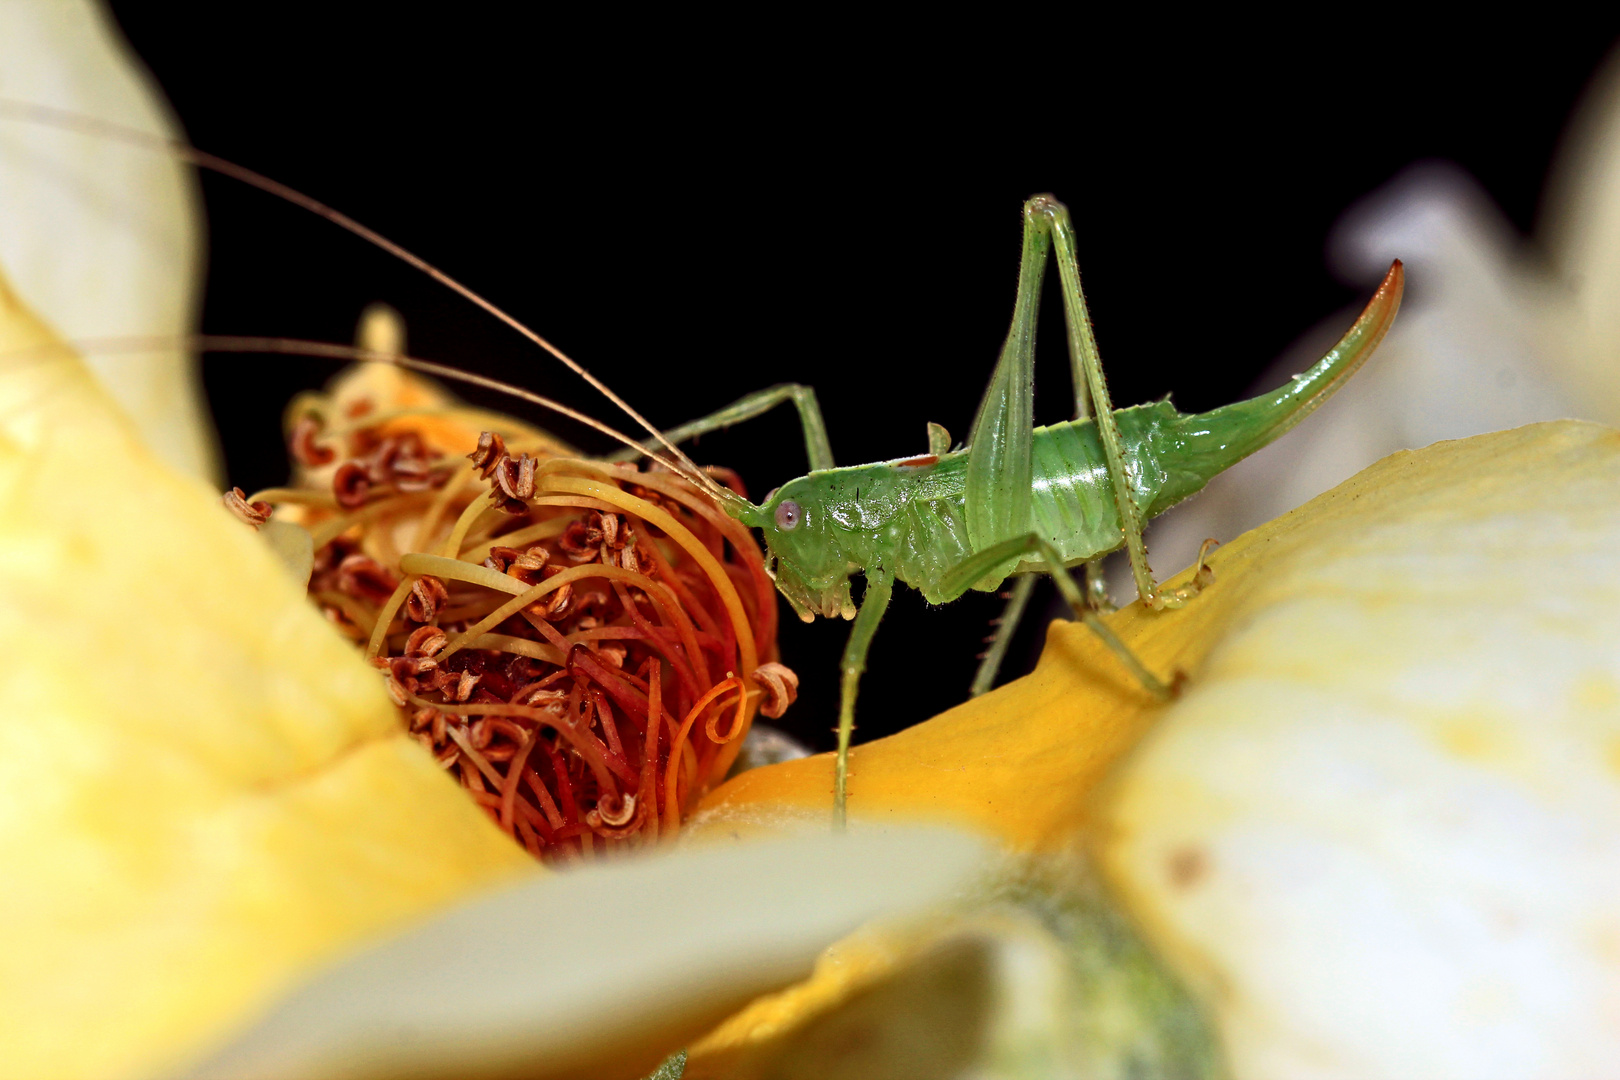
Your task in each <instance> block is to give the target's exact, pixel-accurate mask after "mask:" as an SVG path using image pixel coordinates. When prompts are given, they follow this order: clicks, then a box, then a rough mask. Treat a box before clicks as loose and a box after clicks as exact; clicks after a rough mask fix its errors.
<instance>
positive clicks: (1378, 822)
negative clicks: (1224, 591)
mask: <svg viewBox="0 0 1620 1080" xmlns="http://www.w3.org/2000/svg"><path fill="white" fill-rule="evenodd" d="M1262 533H1264V534H1267V535H1268V537H1269V539H1270V544H1269V546H1271V547H1276V548H1280V550H1279V551H1278V552H1277V553H1276V554H1268V555H1267V556H1266V558H1265V561H1264V563H1263V564H1262V563H1261V562H1259V561H1257V562H1256V564H1255V570H1256V571H1262V570H1263V572H1262V573H1256V574H1254V575H1252V576H1253V577H1254V583H1253V586H1252V587H1251V589H1250V590H1249V592H1250V595H1249V597H1248V599H1247V600H1246V601H1245V602H1244V603H1243V604H1242V605H1241V606H1240V607H1238V608H1235V609H1234V610H1233V612H1232V616H1231V622H1230V624H1229V627H1228V630H1227V632H1226V634H1225V635H1224V637H1223V639H1222V641H1221V642H1220V644H1219V646H1218V647H1217V649H1216V650H1215V651H1214V652H1212V653H1211V654H1210V657H1209V660H1208V662H1207V663H1206V664H1205V665H1204V667H1203V670H1202V671H1201V672H1200V673H1199V677H1198V680H1197V683H1196V685H1195V687H1194V688H1193V689H1192V690H1191V692H1189V694H1188V695H1187V697H1186V699H1185V700H1184V701H1182V702H1180V703H1178V704H1177V705H1176V706H1175V707H1174V708H1173V709H1172V710H1170V711H1169V712H1168V713H1167V714H1166V715H1165V717H1164V719H1163V720H1162V722H1161V723H1160V724H1159V725H1157V726H1156V727H1155V728H1154V729H1153V731H1152V732H1151V734H1150V735H1149V736H1148V738H1147V739H1146V741H1145V742H1144V743H1143V745H1142V746H1141V747H1140V748H1139V750H1138V752H1137V753H1136V754H1135V755H1133V757H1132V758H1131V759H1130V761H1129V762H1128V764H1127V766H1126V768H1125V769H1124V770H1123V772H1122V774H1121V775H1120V776H1119V777H1118V778H1117V780H1114V781H1111V783H1110V788H1111V791H1110V799H1109V802H1108V806H1107V809H1106V811H1105V813H1104V815H1103V820H1104V822H1105V825H1106V829H1105V831H1104V833H1103V843H1102V849H1101V850H1102V860H1103V866H1104V868H1105V869H1106V871H1107V872H1108V874H1109V876H1110V878H1111V879H1112V881H1113V882H1115V884H1116V885H1117V886H1118V888H1119V890H1120V893H1121V895H1122V897H1123V899H1124V902H1125V903H1126V905H1127V906H1128V908H1129V910H1130V912H1131V914H1132V915H1133V917H1135V918H1136V919H1137V920H1138V921H1139V922H1140V923H1141V924H1142V925H1143V926H1144V928H1145V931H1146V933H1147V934H1148V936H1149V938H1150V939H1151V940H1152V942H1153V943H1154V944H1155V946H1156V947H1157V948H1158V949H1159V950H1161V952H1162V953H1163V954H1164V955H1165V956H1166V957H1167V959H1168V960H1169V961H1170V962H1171V963H1172V964H1173V965H1174V966H1175V967H1176V969H1177V970H1178V971H1179V972H1180V973H1181V974H1182V975H1183V977H1184V978H1185V979H1187V980H1188V981H1189V982H1191V983H1192V984H1193V985H1195V986H1197V987H1199V988H1200V989H1202V990H1203V992H1204V995H1205V997H1206V1000H1208V1001H1209V1002H1211V1004H1212V1005H1213V1006H1214V1007H1215V1008H1216V1009H1217V1019H1218V1022H1219V1025H1220V1029H1221V1034H1222V1041H1223V1042H1224V1044H1225V1045H1226V1047H1227V1050H1228V1053H1229V1055H1230V1059H1231V1064H1232V1067H1233V1070H1234V1072H1235V1073H1236V1074H1237V1075H1239V1076H1243V1077H1248V1078H1260V1080H1263V1078H1278V1080H1281V1078H1297V1077H1347V1078H1348V1077H1358V1078H1379V1077H1387V1078H1396V1077H1407V1076H1431V1077H1475V1076H1546V1077H1572V1078H1573V1077H1588V1076H1602V1075H1613V1073H1614V1070H1615V1065H1616V1062H1620V1024H1617V1023H1616V1019H1617V1013H1616V1011H1615V1010H1616V1003H1617V1002H1620V907H1617V905H1616V897H1620V433H1617V432H1615V431H1612V430H1609V429H1606V428H1600V427H1596V426H1593V425H1588V424H1575V423H1555V424H1545V425H1537V426H1533V427H1527V428H1520V429H1517V430H1514V431H1508V432H1501V433H1498V434H1495V435H1488V436H1478V437H1476V438H1472V439H1467V440H1463V441H1459V442H1453V443H1442V444H1439V445H1436V446H1433V447H1430V448H1429V449H1427V450H1424V451H1420V452H1417V453H1411V454H1400V455H1396V456H1395V457H1392V458H1389V459H1386V460H1385V461H1383V462H1381V463H1380V464H1379V465H1376V466H1374V467H1373V468H1371V469H1368V470H1367V471H1365V472H1363V473H1362V474H1360V475H1359V476H1357V477H1356V478H1355V479H1354V480H1352V481H1351V482H1349V483H1347V484H1345V485H1343V486H1341V487H1340V488H1338V489H1336V490H1335V491H1334V492H1332V493H1330V494H1329V495H1327V496H1324V497H1323V498H1322V499H1319V500H1317V501H1315V502H1313V503H1310V504H1308V505H1307V506H1305V507H1303V508H1302V509H1301V510H1299V511H1297V512H1296V513H1295V514H1292V515H1289V517H1288V518H1285V519H1283V521H1281V522H1279V523H1277V524H1276V525H1274V526H1273V527H1271V528H1269V529H1267V530H1262ZM1247 550H1250V551H1254V550H1255V545H1254V544H1250V545H1248V547H1247Z"/></svg>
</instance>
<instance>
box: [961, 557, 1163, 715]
mask: <svg viewBox="0 0 1620 1080" xmlns="http://www.w3.org/2000/svg"><path fill="white" fill-rule="evenodd" d="M1029 554H1035V555H1038V556H1040V559H1041V561H1042V562H1044V563H1045V564H1046V568H1047V572H1048V573H1050V574H1051V576H1052V581H1053V583H1054V584H1056V585H1057V588H1058V592H1059V593H1061V594H1062V595H1063V599H1064V600H1065V601H1066V602H1067V603H1068V605H1069V610H1070V611H1071V612H1073V613H1074V617H1075V620H1076V621H1077V622H1082V623H1084V624H1085V625H1086V627H1087V628H1088V629H1090V630H1091V631H1092V632H1093V633H1095V634H1096V635H1097V636H1098V637H1100V638H1101V639H1102V641H1103V644H1104V645H1106V646H1108V649H1109V651H1110V652H1112V653H1113V654H1114V655H1115V656H1116V657H1118V658H1119V661H1120V663H1121V664H1123V665H1124V666H1125V669H1126V670H1127V671H1129V672H1130V673H1131V674H1132V675H1133V676H1134V677H1135V678H1136V680H1137V681H1138V682H1140V683H1141V684H1142V686H1143V688H1144V689H1146V690H1147V691H1148V693H1150V694H1152V695H1153V696H1154V697H1156V698H1159V699H1160V700H1161V701H1168V700H1169V699H1170V698H1171V697H1172V696H1173V689H1172V684H1171V683H1166V682H1165V681H1164V680H1163V679H1160V678H1159V677H1158V676H1157V675H1155V674H1153V672H1152V671H1150V670H1148V667H1147V665H1146V664H1144V663H1142V661H1141V659H1140V658H1139V657H1138V656H1137V655H1136V653H1134V652H1132V651H1131V648H1130V646H1128V645H1126V644H1125V643H1124V642H1123V641H1121V640H1120V639H1119V636H1118V635H1117V634H1115V633H1114V631H1113V630H1111V629H1110V628H1109V626H1108V624H1107V623H1105V622H1104V621H1103V620H1102V617H1101V616H1100V615H1098V614H1097V612H1096V610H1095V609H1094V608H1093V607H1092V605H1091V602H1090V598H1089V597H1088V596H1087V595H1086V592H1085V590H1084V589H1082V588H1081V586H1080V584H1079V582H1077V581H1075V580H1074V577H1073V576H1072V575H1071V574H1070V573H1069V571H1068V568H1067V567H1065V566H1064V565H1063V558H1062V556H1060V555H1059V554H1058V553H1057V551H1056V549H1054V548H1053V547H1052V545H1051V544H1050V543H1048V542H1047V541H1046V540H1044V539H1042V538H1041V537H1040V536H1038V535H1036V534H1035V533H1029V534H1028V535H1025V536H1020V537H1015V538H1013V539H1011V540H1004V541H1002V542H1001V543H999V544H994V545H992V546H991V547H989V548H986V549H985V550H983V551H980V552H976V553H975V554H973V555H970V556H968V557H967V558H966V559H964V560H962V562H960V563H958V564H957V565H956V566H954V567H953V568H951V570H950V571H949V572H947V573H946V574H945V575H944V576H943V577H942V578H940V581H939V587H940V590H941V591H942V592H944V593H945V594H946V595H947V596H959V595H961V594H962V593H964V592H966V591H967V590H968V589H969V588H971V587H972V586H973V584H974V583H975V582H977V581H979V580H980V579H981V578H983V577H984V576H985V575H986V574H987V573H992V572H994V570H995V569H996V568H997V567H999V566H1001V565H1004V564H1005V563H1006V562H1008V561H1009V560H1012V559H1016V558H1018V557H1020V556H1023V555H1029ZM1031 576H1033V575H1031ZM1172 683H1173V681H1172Z"/></svg>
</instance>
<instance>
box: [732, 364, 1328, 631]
mask: <svg viewBox="0 0 1620 1080" xmlns="http://www.w3.org/2000/svg"><path fill="white" fill-rule="evenodd" d="M1305 385H1306V380H1299V381H1297V382H1296V383H1295V384H1294V386H1292V387H1290V388H1288V392H1289V395H1290V397H1289V399H1288V400H1286V401H1284V402H1280V403H1276V404H1275V405H1274V411H1273V412H1272V417H1273V420H1274V424H1273V425H1270V426H1259V425H1258V424H1257V418H1256V417H1254V416H1252V415H1246V414H1245V413H1244V412H1241V411H1239V410H1242V409H1243V408H1244V406H1245V405H1247V404H1248V403H1247V402H1245V403H1243V405H1233V406H1228V407H1227V408H1225V409H1217V410H1215V411H1213V412H1208V413H1199V414H1195V415H1190V416H1189V415H1186V414H1183V413H1179V412H1177V411H1176V410H1175V408H1174V407H1173V406H1172V405H1170V403H1169V402H1165V401H1159V402H1154V403H1152V404H1149V405H1138V406H1135V407H1132V408H1128V409H1119V410H1117V411H1116V412H1115V413H1114V418H1115V422H1116V423H1117V424H1118V425H1119V430H1120V436H1121V441H1122V443H1123V446H1124V450H1125V456H1126V459H1127V460H1128V461H1129V462H1131V475H1130V481H1131V482H1130V493H1131V502H1132V503H1133V504H1134V505H1135V507H1136V509H1137V512H1138V514H1140V516H1141V517H1142V519H1144V520H1146V519H1149V518H1153V517H1157V516H1158V515H1159V514H1162V513H1163V512H1164V511H1166V510H1168V509H1170V507H1172V506H1174V505H1175V504H1176V503H1179V502H1181V501H1182V500H1183V499H1185V498H1187V497H1188V496H1190V495H1194V494H1196V493H1197V492H1198V491H1199V490H1200V489H1202V488H1203V487H1204V485H1205V484H1207V483H1208V482H1209V480H1210V478H1211V477H1212V476H1214V475H1216V474H1217V473H1219V472H1221V471H1222V470H1224V469H1226V468H1228V467H1230V466H1231V465H1233V464H1235V463H1237V462H1238V461H1241V460H1242V459H1243V458H1245V457H1247V456H1248V455H1249V454H1251V453H1253V452H1254V451H1255V450H1257V449H1259V448H1260V447H1261V446H1264V445H1265V444H1266V443H1269V442H1271V441H1272V439H1273V438H1275V434H1274V431H1273V428H1274V426H1275V421H1278V420H1280V419H1281V418H1282V417H1283V416H1286V414H1287V411H1288V409H1289V406H1290V405H1291V404H1293V405H1294V407H1296V408H1297V399H1298V397H1299V395H1300V393H1301V392H1302V390H1303V387H1304V386H1305ZM1252 411H1253V410H1250V412H1252ZM1031 451H1032V453H1031V459H1032V465H1033V474H1034V480H1033V483H1032V485H1031V499H1030V517H1031V525H1030V527H1031V530H1032V531H1033V532H1034V533H1036V534H1037V535H1039V536H1041V537H1043V538H1044V539H1046V540H1047V542H1048V543H1050V544H1051V545H1052V548H1053V550H1055V551H1056V552H1057V553H1058V554H1059V555H1060V556H1061V557H1062V559H1063V565H1064V566H1066V567H1072V566H1077V565H1081V564H1084V563H1087V562H1091V561H1093V560H1095V559H1097V558H1100V557H1101V556H1103V555H1107V554H1110V553H1112V552H1114V551H1118V550H1119V549H1120V548H1121V547H1123V546H1124V545H1125V538H1124V532H1123V526H1122V524H1121V521H1120V515H1119V510H1118V507H1117V506H1116V505H1115V501H1114V492H1113V486H1112V483H1111V481H1110V478H1109V475H1108V469H1107V465H1106V463H1105V459H1104V457H1103V449H1102V441H1101V439H1100V438H1099V437H1098V434H1097V425H1096V423H1095V421H1093V420H1089V419H1087V420H1077V421H1069V422H1067V423H1062V424H1054V425H1052V426H1050V427H1039V428H1035V429H1034V431H1033V433H1032V438H1031ZM969 456H970V452H969V451H968V450H959V451H956V452H954V453H946V454H941V455H937V456H936V455H926V456H923V457H919V458H911V459H905V460H899V461H891V462H883V463H880V464H875V465H855V466H849V467H845V468H836V469H827V470H824V471H822V472H815V473H811V474H810V475H808V476H803V477H800V478H798V479H797V480H793V481H791V482H789V483H788V484H785V485H783V487H781V488H780V489H779V490H778V491H777V492H776V493H775V495H774V496H773V497H772V498H771V499H770V500H768V501H767V503H766V505H765V507H764V509H765V510H767V511H769V513H768V514H758V515H756V514H749V515H747V516H745V517H744V520H745V521H747V522H748V523H749V524H750V525H753V526H756V527H758V528H760V529H761V530H762V531H763V532H764V534H765V537H766V545H767V547H768V548H769V551H770V553H771V555H772V557H774V558H775V559H776V561H777V566H776V583H777V587H778V588H779V589H780V590H781V592H782V594H783V595H784V596H785V597H786V598H787V600H788V602H789V603H790V604H792V605H793V609H794V610H795V611H796V612H798V613H799V616H800V618H802V619H804V620H805V621H807V622H808V621H811V620H812V619H814V617H815V616H817V615H823V616H827V617H832V616H834V615H843V616H844V617H845V618H851V617H853V615H854V613H855V607H854V604H853V602H852V601H851V599H850V578H851V575H853V574H855V573H857V572H862V571H865V570H867V569H871V568H881V569H887V570H889V571H891V572H892V573H893V574H894V576H895V578H896V579H897V580H899V581H901V582H904V583H905V584H907V585H910V586H911V587H913V588H915V589H916V590H917V591H919V592H921V593H922V594H923V598H924V599H926V600H927V601H928V602H929V603H931V604H944V603H948V602H950V601H952V600H955V599H956V598H957V597H958V596H960V595H961V594H962V592H963V590H962V589H955V590H947V589H946V587H945V583H946V579H947V578H948V577H949V576H950V575H951V572H952V571H953V570H955V569H956V568H957V567H959V566H961V565H962V563H964V562H965V561H966V560H967V559H968V557H969V556H971V555H973V554H974V553H975V551H976V550H977V547H976V545H975V544H974V541H973V539H972V536H971V532H970V529H969V512H968V506H967V472H968V463H969ZM784 505H790V506H792V507H796V508H797V511H796V513H795V514H792V515H782V516H785V517H789V518H790V519H796V520H795V524H794V525H793V526H792V527H791V528H787V527H784V526H783V525H782V524H780V523H779V518H778V512H777V508H778V507H781V506H784ZM1046 569H1047V567H1046V565H1045V564H1044V563H1043V562H1041V561H1040V560H1038V559H1024V560H1022V561H1020V562H1019V563H1018V564H1017V565H1015V566H1014V567H1012V569H1011V571H1010V572H1011V573H1015V574H1016V573H1025V572H1033V571H1043V570H1046ZM1002 584H1003V578H999V577H998V578H995V580H990V579H989V578H985V579H981V580H980V581H977V582H974V583H972V584H971V585H970V586H969V587H971V588H978V589H982V590H986V591H991V590H994V589H997V588H1000V587H1001V585H1002Z"/></svg>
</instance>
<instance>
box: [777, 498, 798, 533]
mask: <svg viewBox="0 0 1620 1080" xmlns="http://www.w3.org/2000/svg"><path fill="white" fill-rule="evenodd" d="M800 516H801V515H800V511H799V504H798V503H796V502H794V501H793V500H792V499H783V500H782V501H781V502H779V503H777V504H776V527H777V528H778V529H784V530H786V531H788V532H792V531H793V530H794V529H797V528H798V527H799V517H800Z"/></svg>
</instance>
